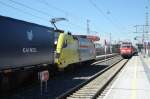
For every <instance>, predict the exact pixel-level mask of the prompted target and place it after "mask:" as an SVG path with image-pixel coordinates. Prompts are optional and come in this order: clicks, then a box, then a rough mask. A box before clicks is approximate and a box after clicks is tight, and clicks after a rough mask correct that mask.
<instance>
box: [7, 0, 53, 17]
mask: <svg viewBox="0 0 150 99" xmlns="http://www.w3.org/2000/svg"><path fill="white" fill-rule="evenodd" d="M9 1H11V2H13V3H15V4H17V5H20V6H22V7H24V8H28V9H31V10H33V11H36V12H38V13H40V14H42V15H45V16H48V17H50V16H51V17H54V16H53V15H51V14H49V13H47V12H43V11H41V10H38V9H35V8H32V7H30V6H28V5H25V4H23V3H20V2H17V1H14V0H9Z"/></svg>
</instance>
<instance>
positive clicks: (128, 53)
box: [120, 42, 136, 58]
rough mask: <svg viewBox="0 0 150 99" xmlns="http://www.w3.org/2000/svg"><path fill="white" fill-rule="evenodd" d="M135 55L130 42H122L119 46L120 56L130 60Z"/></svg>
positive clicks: (134, 49)
mask: <svg viewBox="0 0 150 99" xmlns="http://www.w3.org/2000/svg"><path fill="white" fill-rule="evenodd" d="M135 53H136V48H135V47H134V46H133V45H132V43H131V42H123V43H122V44H121V46H120V54H121V56H122V57H123V58H131V57H132V56H133V55H134V54H135Z"/></svg>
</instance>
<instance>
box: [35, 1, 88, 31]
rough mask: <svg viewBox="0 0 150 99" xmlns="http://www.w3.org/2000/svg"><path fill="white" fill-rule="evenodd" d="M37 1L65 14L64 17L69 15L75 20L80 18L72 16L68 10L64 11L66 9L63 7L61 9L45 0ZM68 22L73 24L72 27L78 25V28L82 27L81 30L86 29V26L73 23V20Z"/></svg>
mask: <svg viewBox="0 0 150 99" xmlns="http://www.w3.org/2000/svg"><path fill="white" fill-rule="evenodd" d="M37 1H38V2H40V3H42V4H43V5H45V6H47V7H48V8H49V7H51V8H52V9H54V10H56V11H58V12H60V13H63V14H65V15H66V17H67V16H70V17H72V18H74V19H75V20H77V19H79V20H81V18H77V17H76V16H74V15H73V14H72V13H70V12H68V11H66V10H63V9H61V8H58V7H56V6H54V5H52V4H50V3H49V2H47V1H46V0H37ZM77 21H78V20H77ZM68 23H70V24H71V25H73V26H74V27H78V28H80V29H82V30H86V28H84V27H82V26H81V25H79V24H76V23H74V22H72V21H70V20H69V21H68Z"/></svg>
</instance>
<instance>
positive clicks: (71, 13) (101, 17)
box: [0, 0, 150, 42]
mask: <svg viewBox="0 0 150 99" xmlns="http://www.w3.org/2000/svg"><path fill="white" fill-rule="evenodd" d="M149 4H150V1H148V0H0V15H2V16H8V17H11V18H15V19H20V20H24V21H27V22H32V23H36V24H40V25H44V26H48V27H53V26H52V25H51V23H50V22H49V21H50V20H51V19H52V18H55V17H56V18H66V19H67V21H61V22H59V23H57V24H56V25H57V27H58V28H60V29H63V30H65V31H70V32H72V34H87V20H89V28H90V35H98V36H100V38H101V41H103V39H106V40H108V41H109V39H110V34H111V40H112V42H113V41H114V42H115V41H119V40H123V41H124V40H125V41H134V40H133V38H134V37H135V36H138V35H141V34H135V33H133V32H135V28H134V26H135V25H143V24H145V13H146V9H145V7H146V6H149Z"/></svg>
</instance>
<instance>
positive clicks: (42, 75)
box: [40, 70, 49, 81]
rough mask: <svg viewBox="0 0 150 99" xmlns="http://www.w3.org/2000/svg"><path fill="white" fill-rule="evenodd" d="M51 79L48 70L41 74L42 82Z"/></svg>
mask: <svg viewBox="0 0 150 99" xmlns="http://www.w3.org/2000/svg"><path fill="white" fill-rule="evenodd" d="M48 79H49V72H48V70H45V71H42V72H40V80H41V81H48Z"/></svg>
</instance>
